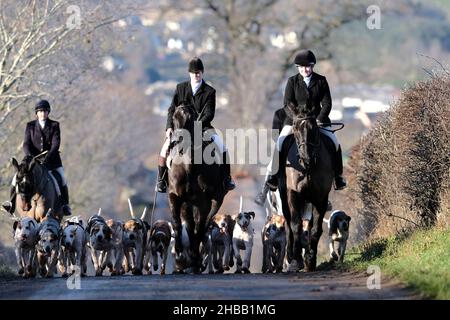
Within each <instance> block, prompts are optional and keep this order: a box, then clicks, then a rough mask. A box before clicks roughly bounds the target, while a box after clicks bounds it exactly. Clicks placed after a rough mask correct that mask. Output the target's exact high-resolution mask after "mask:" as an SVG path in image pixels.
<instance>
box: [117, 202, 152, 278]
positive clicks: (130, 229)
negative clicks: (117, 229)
mask: <svg viewBox="0 0 450 320" xmlns="http://www.w3.org/2000/svg"><path fill="white" fill-rule="evenodd" d="M128 205H129V207H130V214H131V217H132V219H130V220H128V221H127V222H125V225H124V232H123V247H124V253H125V259H124V269H125V273H127V272H128V271H130V270H131V272H132V273H133V274H134V275H141V274H142V269H143V265H144V254H145V246H146V244H147V232H148V230H149V229H150V226H149V224H148V223H147V221H144V219H145V213H146V211H147V208H144V211H143V212H142V215H141V217H140V218H136V217H135V216H134V211H133V207H132V206H131V201H130V199H128Z"/></svg>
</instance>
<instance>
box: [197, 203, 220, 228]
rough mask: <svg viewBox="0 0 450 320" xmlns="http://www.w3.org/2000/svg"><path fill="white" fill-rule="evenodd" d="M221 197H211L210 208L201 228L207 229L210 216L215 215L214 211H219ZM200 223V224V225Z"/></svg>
mask: <svg viewBox="0 0 450 320" xmlns="http://www.w3.org/2000/svg"><path fill="white" fill-rule="evenodd" d="M222 203H223V198H221V199H212V200H211V209H210V210H209V213H208V216H207V218H206V219H204V220H203V221H204V222H203V230H207V229H208V227H209V224H210V223H211V220H212V218H213V217H214V216H215V215H216V213H217V212H218V211H219V209H220V207H221V206H222ZM201 226H202V225H201V224H200V227H201Z"/></svg>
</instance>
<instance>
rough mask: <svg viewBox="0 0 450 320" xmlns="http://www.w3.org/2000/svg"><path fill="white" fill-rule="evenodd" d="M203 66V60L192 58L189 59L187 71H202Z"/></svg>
mask: <svg viewBox="0 0 450 320" xmlns="http://www.w3.org/2000/svg"><path fill="white" fill-rule="evenodd" d="M204 70H205V68H204V67H203V62H202V60H200V58H197V57H195V58H193V59H192V60H191V61H189V72H191V73H196V72H199V71H201V72H204Z"/></svg>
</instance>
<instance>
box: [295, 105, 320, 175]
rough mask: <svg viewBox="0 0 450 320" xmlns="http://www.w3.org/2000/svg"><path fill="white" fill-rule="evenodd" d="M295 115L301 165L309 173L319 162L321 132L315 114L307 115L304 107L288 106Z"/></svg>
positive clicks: (296, 137)
mask: <svg viewBox="0 0 450 320" xmlns="http://www.w3.org/2000/svg"><path fill="white" fill-rule="evenodd" d="M288 108H289V110H290V111H291V112H292V115H293V124H292V130H293V133H294V137H295V141H296V144H297V149H298V152H299V157H300V159H299V162H300V165H301V166H302V167H303V168H305V170H306V171H307V172H308V171H309V170H310V169H311V168H312V167H313V165H314V164H315V163H316V161H317V153H318V148H319V141H320V140H319V139H320V132H319V126H318V125H317V122H316V116H315V115H314V114H313V113H306V112H305V111H304V110H307V108H305V107H304V106H296V105H294V104H292V103H290V104H289V105H288Z"/></svg>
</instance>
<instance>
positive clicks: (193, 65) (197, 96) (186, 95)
mask: <svg viewBox="0 0 450 320" xmlns="http://www.w3.org/2000/svg"><path fill="white" fill-rule="evenodd" d="M188 71H189V76H190V81H186V82H182V83H179V84H178V85H177V88H176V90H175V93H174V96H173V99H172V104H171V105H170V108H169V110H168V115H167V125H166V139H165V141H164V144H163V147H162V149H161V152H160V155H159V159H158V169H159V170H158V185H157V190H158V192H162V193H165V192H166V191H167V185H168V179H167V178H168V174H167V166H166V158H167V152H168V150H169V146H170V137H171V135H172V132H173V120H172V116H173V113H174V112H175V108H176V107H177V106H179V105H180V104H182V103H184V104H189V105H191V106H193V107H194V109H195V111H196V112H197V115H198V117H197V121H201V123H202V128H203V131H206V130H211V129H214V128H213V126H212V125H211V122H212V120H213V119H214V113H215V109H216V90H215V89H214V88H213V87H211V86H210V85H208V84H207V83H206V82H205V81H204V80H203V73H204V67H203V62H202V60H200V59H199V58H197V57H194V58H193V59H192V60H191V61H190V62H189V68H188ZM211 138H212V140H214V142H215V143H216V145H217V148H218V149H219V151H220V152H221V153H222V155H223V158H222V159H223V169H222V171H223V184H224V188H225V189H226V190H233V189H234V188H235V187H236V186H235V184H234V182H233V180H232V178H231V174H230V160H229V156H228V151H227V149H226V147H225V145H224V143H223V141H222V139H221V138H220V137H219V135H217V134H213V135H212V137H211Z"/></svg>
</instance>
